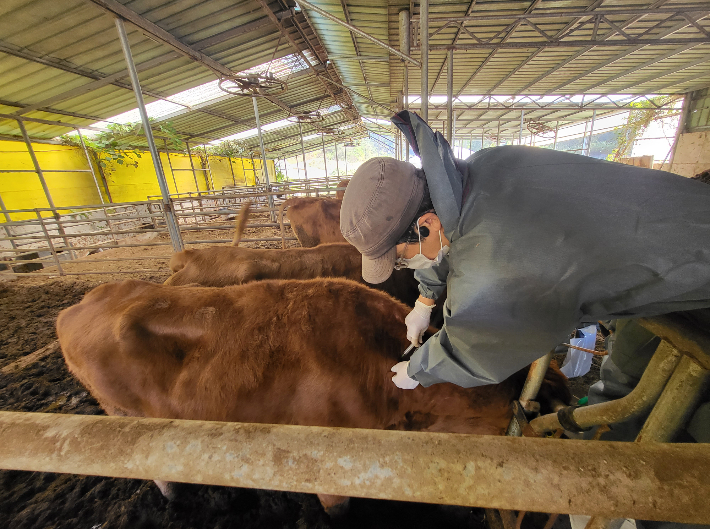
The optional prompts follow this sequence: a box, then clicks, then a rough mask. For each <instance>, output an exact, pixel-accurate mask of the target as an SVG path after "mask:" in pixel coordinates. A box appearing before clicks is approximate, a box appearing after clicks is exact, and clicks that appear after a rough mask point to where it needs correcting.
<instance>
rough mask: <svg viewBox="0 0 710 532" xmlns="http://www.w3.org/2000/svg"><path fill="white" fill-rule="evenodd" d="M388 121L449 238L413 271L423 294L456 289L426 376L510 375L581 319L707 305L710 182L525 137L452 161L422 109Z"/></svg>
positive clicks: (494, 378) (423, 360) (477, 382)
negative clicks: (436, 255)
mask: <svg viewBox="0 0 710 532" xmlns="http://www.w3.org/2000/svg"><path fill="white" fill-rule="evenodd" d="M393 122H394V123H395V125H397V127H399V128H400V129H401V130H402V131H403V132H404V134H405V135H406V136H407V138H408V140H409V142H410V144H411V145H412V147H413V148H414V150H415V152H418V153H419V155H420V157H421V160H422V168H423V170H424V172H425V173H426V180H427V184H428V185H429V191H430V194H431V198H432V202H433V204H434V209H435V210H436V214H437V215H438V216H439V219H440V220H441V222H442V225H443V227H444V232H445V234H446V237H447V238H448V239H449V240H450V241H451V245H450V251H449V254H448V256H447V257H446V258H445V259H444V260H443V261H442V263H441V264H440V265H438V266H436V267H433V268H429V269H424V270H417V271H416V273H415V276H416V278H417V279H418V280H419V281H420V286H419V290H420V292H421V294H422V295H424V296H425V297H428V298H431V299H437V297H438V296H439V295H440V294H441V293H442V291H443V289H444V287H448V299H447V302H446V306H445V309H444V326H443V328H442V329H441V330H440V331H439V332H438V333H437V334H436V335H434V336H433V337H431V338H430V339H429V340H428V341H427V342H426V343H425V344H424V345H423V346H422V347H421V348H419V349H418V350H417V351H416V352H415V353H414V355H413V356H412V358H411V361H410V364H409V370H408V373H409V376H410V377H412V378H414V379H416V380H418V381H419V382H420V383H421V384H422V385H424V386H429V385H431V384H435V383H439V382H453V383H455V384H458V385H459V386H463V387H473V386H481V385H485V384H492V383H497V382H501V381H502V380H504V379H505V378H506V377H508V376H509V375H511V374H512V373H514V372H516V371H517V370H519V369H521V368H522V367H524V366H526V365H527V364H529V363H531V362H532V361H534V360H536V359H538V358H539V357H541V356H542V355H544V354H545V353H547V352H548V351H550V350H551V349H553V348H554V347H555V346H556V345H558V344H559V343H561V342H564V341H566V340H567V339H568V338H569V334H570V332H572V330H573V329H574V328H575V327H577V326H578V325H579V324H580V323H581V322H595V321H597V320H605V319H612V318H621V317H624V318H630V317H641V316H650V315H657V314H664V313H666V312H671V311H677V310H690V309H697V308H704V307H710V187H709V186H708V185H706V184H704V183H700V182H697V181H692V180H689V179H686V178H684V177H681V176H678V175H675V174H671V173H668V172H661V171H657V170H648V169H643V168H637V167H633V166H628V165H622V164H617V163H611V162H608V161H601V160H598V159H593V158H590V157H584V156H581V155H574V154H569V153H564V152H559V151H553V150H547V149H541V148H528V147H524V146H503V147H499V148H489V149H486V150H482V151H479V152H477V153H475V154H474V155H472V156H471V157H469V158H468V159H467V160H466V161H461V160H455V159H454V157H453V153H452V151H451V149H450V147H449V145H448V143H447V142H446V140H445V139H444V138H443V137H442V136H441V134H440V133H436V134H435V133H434V132H433V131H432V130H431V129H430V128H429V126H428V125H427V124H426V123H425V122H424V121H423V120H421V118H419V117H418V116H417V115H416V114H414V113H410V112H408V111H403V112H402V113H399V114H398V115H397V116H395V117H394V118H393Z"/></svg>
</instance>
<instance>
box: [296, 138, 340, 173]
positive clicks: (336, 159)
mask: <svg viewBox="0 0 710 532" xmlns="http://www.w3.org/2000/svg"><path fill="white" fill-rule="evenodd" d="M296 164H298V157H296ZM335 171H336V172H338V179H340V162H339V161H338V143H337V142H336V143H335Z"/></svg>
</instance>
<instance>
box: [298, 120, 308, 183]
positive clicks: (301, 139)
mask: <svg viewBox="0 0 710 532" xmlns="http://www.w3.org/2000/svg"><path fill="white" fill-rule="evenodd" d="M298 138H299V139H300V141H301V154H302V155H303V173H304V174H305V177H306V190H308V189H309V188H311V187H310V183H309V182H308V164H307V163H306V148H305V147H304V146H303V128H302V127H301V122H298ZM310 195H311V193H310V192H308V196H310Z"/></svg>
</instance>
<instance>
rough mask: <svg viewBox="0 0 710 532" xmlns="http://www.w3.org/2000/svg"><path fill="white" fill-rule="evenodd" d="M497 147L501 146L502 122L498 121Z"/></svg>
mask: <svg viewBox="0 0 710 532" xmlns="http://www.w3.org/2000/svg"><path fill="white" fill-rule="evenodd" d="M496 146H500V120H498V130H497V132H496Z"/></svg>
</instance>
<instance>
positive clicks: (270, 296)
mask: <svg viewBox="0 0 710 532" xmlns="http://www.w3.org/2000/svg"><path fill="white" fill-rule="evenodd" d="M408 312H409V308H408V307H407V306H406V305H403V304H401V303H399V302H397V301H395V300H394V299H393V298H391V297H389V296H387V295H386V294H383V293H381V292H378V291H374V290H371V289H368V288H366V287H364V286H362V285H360V284H357V283H354V282H349V281H345V280H332V279H315V280H312V281H263V282H257V283H249V284H246V285H243V286H234V287H228V288H221V289H219V288H194V287H171V286H163V285H155V284H152V283H146V282H141V281H125V282H122V283H110V284H107V285H103V286H101V287H99V288H97V289H95V290H94V291H92V292H90V293H89V294H88V295H87V296H86V297H85V298H84V300H83V301H82V302H81V303H80V304H78V305H75V306H74V307H71V308H70V309H67V310H65V311H63V312H62V313H61V314H60V316H59V319H58V322H57V330H58V335H59V340H60V343H61V346H62V350H63V352H64V355H65V358H66V361H67V364H68V366H69V368H70V369H71V371H72V372H73V373H74V374H75V375H76V376H77V377H78V378H79V380H80V381H81V382H83V383H84V384H85V385H86V386H87V387H88V388H89V390H90V391H91V392H92V393H93V394H94V395H95V397H96V398H97V399H98V400H99V402H100V403H101V404H102V406H104V408H105V409H106V410H107V412H109V413H119V414H121V413H122V414H128V415H136V416H141V415H142V416H149V417H167V418H184V419H207V420H221V421H241V422H256V423H286V424H301V425H320V426H343V427H360V428H383V429H384V428H390V429H400V430H431V431H441V432H463V433H478V434H500V433H502V432H503V430H504V429H505V427H506V426H507V423H508V420H509V418H510V408H509V405H510V402H511V401H512V400H513V399H514V398H516V397H517V395H518V394H519V393H520V388H521V385H522V379H524V374H521V373H519V374H517V375H514V376H513V377H511V378H510V379H508V380H506V381H505V382H503V383H501V384H498V385H493V386H484V387H479V388H473V389H464V388H460V387H458V386H455V385H453V384H438V385H434V386H431V387H429V388H423V387H421V386H419V387H417V388H416V389H414V390H400V389H399V388H396V387H395V386H394V385H393V384H392V382H391V377H392V373H391V371H390V368H391V367H392V366H393V365H394V364H395V363H396V362H397V361H398V357H399V355H400V354H401V353H402V352H403V350H404V349H405V348H406V346H407V345H408V341H407V340H406V338H405V331H406V328H405V327H404V317H405V316H406V314H407V313H408Z"/></svg>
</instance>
